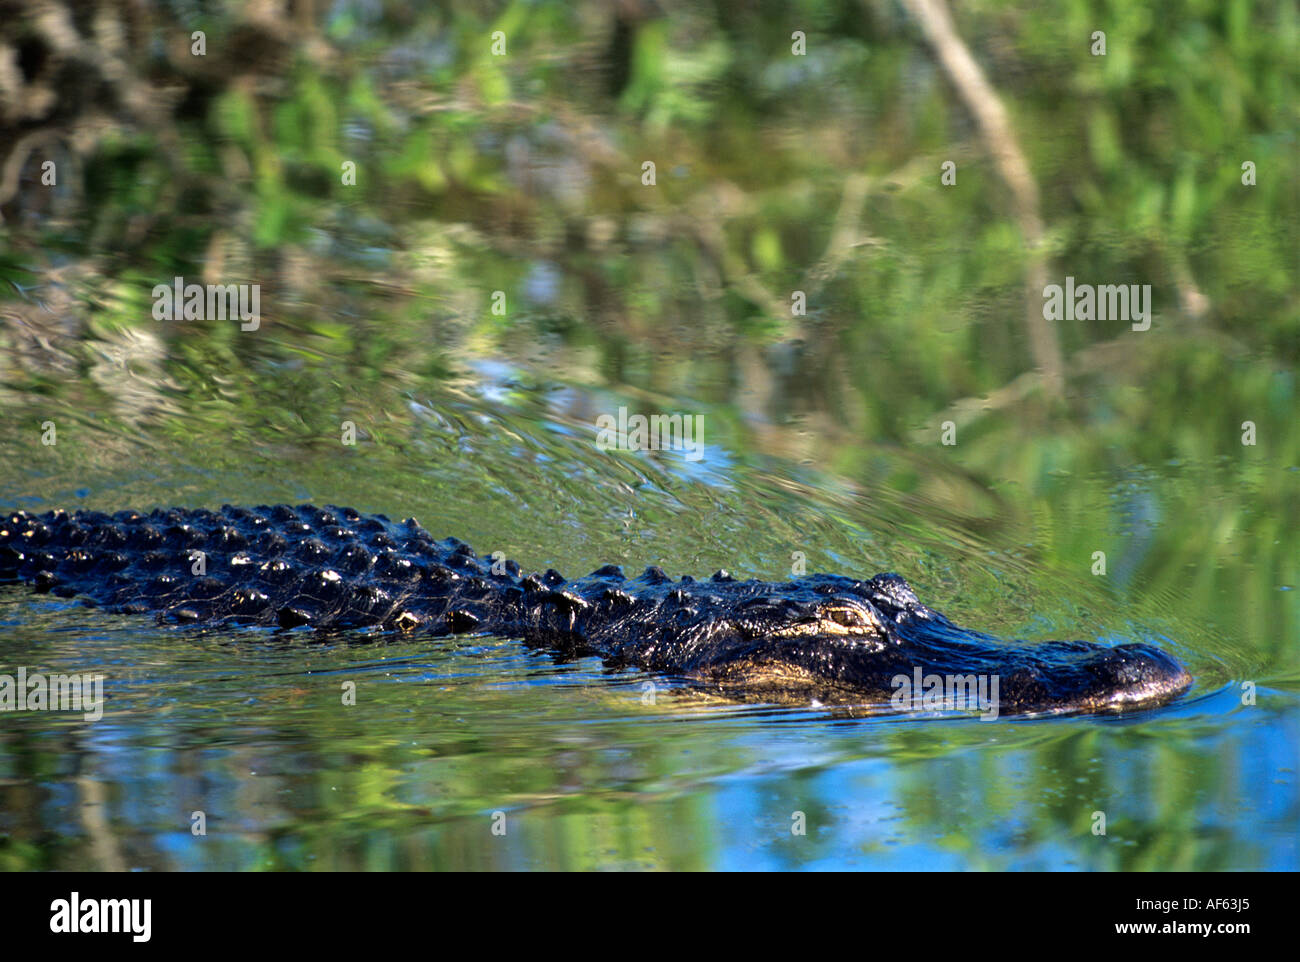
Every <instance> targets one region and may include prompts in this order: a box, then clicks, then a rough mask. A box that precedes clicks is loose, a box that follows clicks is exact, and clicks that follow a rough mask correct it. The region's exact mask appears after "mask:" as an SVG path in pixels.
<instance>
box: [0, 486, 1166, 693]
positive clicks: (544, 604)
mask: <svg viewBox="0 0 1300 962" xmlns="http://www.w3.org/2000/svg"><path fill="white" fill-rule="evenodd" d="M14 580H23V581H28V582H31V583H32V584H33V585H34V586H35V588H36V590H38V591H45V592H52V593H54V594H56V595H61V596H65V597H72V596H79V597H81V598H83V599H85V600H86V601H87V602H89V603H93V604H98V605H101V606H104V607H105V608H107V609H109V610H112V611H116V612H123V613H136V614H144V613H155V614H156V615H157V616H158V617H159V618H161V619H163V620H166V621H169V622H180V623H199V624H207V625H222V624H230V625H242V624H250V625H271V626H278V627H280V628H283V629H290V628H297V627H302V626H309V627H313V628H316V629H326V630H347V629H355V628H363V627H379V628H383V629H390V630H393V631H398V632H427V633H431V634H434V635H452V634H471V633H473V634H491V635H496V636H502V637H508V638H519V639H522V640H523V641H524V642H525V643H526V644H528V645H531V646H534V647H539V648H546V649H549V650H551V651H554V652H557V653H560V654H562V655H567V656H573V657H577V656H584V655H596V656H599V657H600V658H602V659H604V660H605V662H606V664H608V665H611V666H635V667H637V668H642V669H646V670H648V671H654V672H661V673H665V674H668V675H672V676H677V677H684V678H689V679H692V680H693V681H695V682H696V683H700V684H707V685H709V686H711V687H717V688H719V689H721V690H723V691H724V692H732V693H744V694H745V696H746V697H754V696H759V697H765V696H766V697H772V698H773V699H780V700H789V699H791V698H800V699H804V698H806V699H809V700H812V699H816V700H818V701H821V702H825V703H854V704H886V703H890V702H891V700H893V701H894V703H895V704H897V700H896V697H895V696H896V695H897V694H898V692H899V691H900V690H902V686H901V683H900V676H901V677H902V678H906V679H908V680H909V682H910V681H911V680H912V679H926V678H927V677H932V676H938V677H941V678H948V679H952V678H957V679H967V680H969V681H970V682H974V681H975V679H976V678H984V679H993V680H994V683H995V684H996V694H997V701H996V710H997V712H998V713H1000V714H1025V713H1063V712H1113V711H1122V710H1125V709H1131V708H1145V707H1150V706H1152V705H1157V704H1160V703H1162V702H1165V701H1168V700H1170V699H1172V698H1174V697H1175V696H1177V695H1178V694H1180V693H1181V692H1183V691H1185V690H1186V689H1187V688H1188V686H1189V685H1190V684H1191V678H1190V676H1189V675H1188V674H1187V672H1186V671H1185V670H1184V669H1183V667H1182V666H1181V665H1180V664H1179V663H1178V662H1177V661H1176V660H1174V659H1173V658H1172V657H1170V656H1169V655H1167V654H1165V653H1164V652H1163V651H1161V650H1160V649H1158V648H1155V647H1153V646H1151V645H1147V644H1125V645H1118V646H1115V647H1107V646H1103V645H1097V644H1092V643H1089V642H1082V641H1066V642H1063V641H1052V642H1043V643H1039V644H1023V643H1020V644H1009V643H1004V642H1001V641H999V640H998V639H996V638H992V637H990V636H988V635H984V634H981V633H979V632H975V631H970V630H968V629H965V628H960V627H958V626H957V625H955V624H953V623H952V622H951V621H949V620H948V619H947V618H945V617H944V616H943V615H941V614H940V613H939V612H937V611H934V610H932V609H930V608H927V607H926V606H925V605H923V604H921V602H920V601H919V600H918V599H917V597H916V594H915V593H914V592H913V591H912V588H911V586H910V585H908V583H907V582H906V581H904V580H903V579H902V578H901V577H899V576H898V575H895V574H879V575H876V576H875V577H873V578H870V579H868V580H859V579H856V578H852V577H845V576H840V575H824V574H823V575H812V576H808V577H803V578H799V579H796V580H792V581H785V582H763V581H738V580H735V579H734V578H732V577H731V576H729V575H728V574H726V573H725V572H722V571H720V572H718V573H716V574H714V575H713V576H712V577H711V578H709V579H708V580H704V581H696V580H695V579H693V578H691V577H689V576H688V577H683V578H682V579H680V580H678V581H674V580H672V579H671V578H669V577H668V575H666V574H665V573H664V572H663V571H662V570H661V569H660V568H657V567H649V568H646V569H645V571H644V572H643V573H642V574H641V575H639V576H637V577H635V578H628V577H626V576H625V575H624V574H623V571H622V570H621V569H620V568H618V567H616V566H614V565H606V566H605V567H602V568H598V569H596V570H595V571H593V572H592V573H591V574H589V575H587V576H585V577H582V578H577V579H573V580H566V579H565V578H563V577H561V576H560V574H559V573H558V572H556V571H554V570H549V571H546V572H545V573H541V574H536V573H534V574H527V575H525V574H524V572H523V571H522V570H521V569H520V567H519V565H518V564H516V563H515V562H513V561H507V560H502V559H499V558H498V557H497V556H493V557H492V558H480V557H479V556H478V555H476V554H475V552H474V551H473V550H472V549H471V548H470V547H469V546H468V545H466V544H463V543H462V542H460V541H458V540H456V539H455V538H445V539H443V540H441V541H438V540H435V539H434V538H433V537H432V536H431V535H430V534H429V532H427V531H426V530H424V528H422V527H420V525H419V524H418V523H417V522H415V521H414V520H413V519H408V520H406V521H403V522H394V521H390V520H389V519H388V518H387V517H385V516H384V515H367V514H361V513H359V512H357V511H353V510H352V509H350V508H337V507H333V506H326V507H324V508H317V507H315V506H312V505H302V506H299V507H296V508H294V507H290V506H288V505H279V506H276V507H268V506H259V507H256V508H240V507H232V506H230V505H226V506H224V507H222V509H221V510H220V511H215V512H214V511H203V510H185V509H180V508H171V509H159V510H155V511H153V512H151V513H149V514H137V513H136V512H134V511H120V512H117V513H116V514H112V515H109V514H102V513H98V512H91V511H77V512H76V513H74V514H68V513H66V512H64V511H51V512H46V513H44V514H40V515H31V514H28V513H26V512H23V511H18V512H14V513H11V514H8V515H7V516H5V517H4V518H3V520H0V582H2V581H14ZM972 676H973V677H972ZM989 690H993V689H992V686H990V688H989Z"/></svg>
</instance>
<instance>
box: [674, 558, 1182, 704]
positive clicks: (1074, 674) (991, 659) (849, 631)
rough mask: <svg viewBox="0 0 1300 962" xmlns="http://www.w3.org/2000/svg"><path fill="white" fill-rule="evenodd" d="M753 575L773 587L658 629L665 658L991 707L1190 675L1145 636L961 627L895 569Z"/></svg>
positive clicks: (908, 699) (1172, 687)
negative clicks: (1113, 638)
mask: <svg viewBox="0 0 1300 962" xmlns="http://www.w3.org/2000/svg"><path fill="white" fill-rule="evenodd" d="M752 584H753V586H754V588H755V589H763V588H770V589H773V590H770V591H766V590H760V591H759V593H757V594H755V595H754V596H753V597H750V598H744V599H742V600H740V601H739V602H738V603H736V604H734V605H731V606H728V608H727V609H726V610H725V611H724V612H719V611H718V610H717V609H715V610H714V611H713V612H711V613H710V616H709V617H708V618H699V619H696V620H691V619H679V622H680V623H679V625H678V626H677V627H676V629H675V630H670V633H669V634H668V635H666V636H661V638H660V641H659V646H660V647H661V648H662V649H663V650H664V652H665V653H667V654H670V655H671V657H669V658H665V659H663V660H664V661H665V662H669V661H671V662H673V664H671V665H669V664H665V665H663V666H662V667H664V668H667V669H668V670H674V669H676V670H678V671H681V670H683V669H684V670H685V671H686V672H687V673H688V674H690V675H694V676H697V677H703V678H706V679H709V680H711V681H714V682H716V683H718V684H719V685H720V686H722V687H724V688H729V689H736V690H745V691H751V692H755V693H757V694H762V695H765V696H767V697H772V696H773V695H784V696H787V697H790V696H793V697H797V698H808V697H813V698H816V699H818V700H820V701H823V702H828V703H858V704H885V703H888V704H889V705H892V706H893V707H894V708H897V709H899V710H902V711H916V710H922V711H929V710H942V709H949V710H952V709H955V710H974V711H978V712H980V713H981V714H982V715H984V716H985V717H997V715H998V714H1031V713H1034V714H1038V713H1042V714H1063V713H1078V712H1112V711H1123V710H1126V709H1132V708H1142V707H1151V706H1154V705H1158V704H1161V703H1163V702H1166V701H1168V700H1170V699H1172V698H1174V697H1175V696H1177V695H1179V694H1181V693H1182V692H1184V691H1186V690H1187V688H1188V687H1189V686H1190V685H1191V680H1192V679H1191V676H1190V675H1189V674H1188V673H1187V671H1186V669H1184V668H1183V666H1182V665H1180V664H1179V663H1178V662H1177V660H1175V659H1174V658H1172V657H1171V656H1170V655H1168V654H1166V653H1165V652H1163V651H1161V650H1160V649H1159V648H1156V647H1154V646H1152V645H1148V644H1143V643H1133V644H1123V645H1117V646H1113V647H1112V646H1106V645H1099V644H1095V643H1092V642H1085V641H1069V642H1065V641H1051V642H1042V643H1038V644H1030V643H1006V642H1003V641H1000V640H999V639H996V638H992V637H990V636H988V635H984V634H981V633H979V632H974V631H971V630H969V629H965V628H960V627H958V626H957V625H955V624H953V623H952V622H951V621H949V620H948V619H947V618H946V617H944V616H943V615H941V614H940V613H938V612H937V611H934V610H932V609H930V608H927V607H925V606H924V605H922V604H921V603H920V601H919V600H918V599H917V597H916V595H915V594H914V593H913V591H912V589H911V587H910V586H909V585H908V584H907V582H906V581H904V580H903V579H902V578H901V577H899V576H898V575H894V574H885V575H877V576H876V577H875V578H873V579H871V580H870V581H866V582H862V581H854V580H852V579H848V578H841V577H837V576H830V575H817V576H815V577H814V578H812V579H805V580H804V581H800V582H791V583H787V584H784V585H773V586H768V585H764V584H763V583H759V582H755V583H752ZM738 587H745V586H743V585H741V586H738Z"/></svg>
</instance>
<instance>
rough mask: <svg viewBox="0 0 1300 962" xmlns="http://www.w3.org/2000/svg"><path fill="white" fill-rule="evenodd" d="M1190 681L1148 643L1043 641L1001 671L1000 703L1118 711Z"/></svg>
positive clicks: (1025, 709)
mask: <svg viewBox="0 0 1300 962" xmlns="http://www.w3.org/2000/svg"><path fill="white" fill-rule="evenodd" d="M1019 660H1020V659H1012V660H1011V663H1012V664H1015V662H1016V661H1019ZM1191 684H1192V676H1191V675H1190V674H1188V672H1187V669H1185V668H1184V667H1183V666H1182V665H1181V664H1179V662H1178V661H1177V659H1175V658H1174V657H1173V656H1171V655H1169V654H1167V653H1165V652H1164V651H1161V650H1160V649H1159V648H1156V647H1155V646H1153V645H1148V644H1144V643H1132V644H1125V645H1117V646H1115V647H1113V648H1107V647H1103V646H1101V645H1093V644H1089V643H1087V642H1047V643H1045V644H1042V645H1038V646H1035V647H1034V648H1032V649H1029V650H1028V651H1027V652H1026V653H1025V658H1024V659H1023V663H1021V664H1018V665H1015V667H1013V668H1012V670H1010V671H1009V672H1006V673H1004V674H1003V676H1002V678H1001V686H1000V688H1001V692H1000V707H1001V710H1002V711H1003V712H1004V713H1008V714H1010V713H1015V714H1021V713H1063V712H1109V711H1123V710H1125V709H1131V708H1142V707H1151V706H1155V705H1160V704H1163V703H1164V702H1167V701H1169V700H1170V699H1172V698H1175V697H1176V696H1178V695H1181V694H1182V693H1183V692H1185V691H1186V690H1187V689H1188V688H1189V687H1191Z"/></svg>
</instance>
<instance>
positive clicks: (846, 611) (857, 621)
mask: <svg viewBox="0 0 1300 962" xmlns="http://www.w3.org/2000/svg"><path fill="white" fill-rule="evenodd" d="M826 617H827V618H829V619H830V620H831V621H833V622H835V623H836V624H837V625H843V626H844V627H846V628H861V627H863V626H864V625H865V624H866V621H864V620H863V618H862V612H860V611H858V609H856V608H827V609H826Z"/></svg>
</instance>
